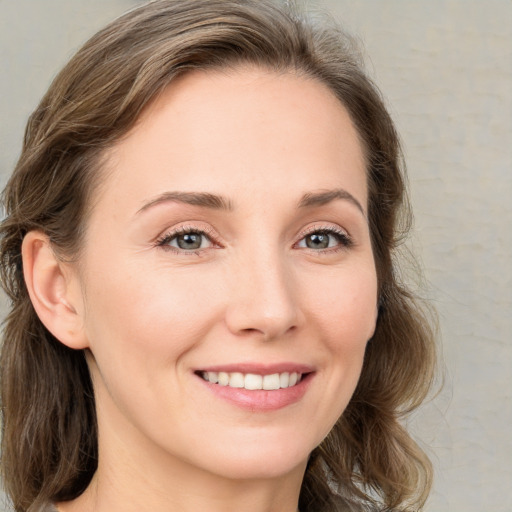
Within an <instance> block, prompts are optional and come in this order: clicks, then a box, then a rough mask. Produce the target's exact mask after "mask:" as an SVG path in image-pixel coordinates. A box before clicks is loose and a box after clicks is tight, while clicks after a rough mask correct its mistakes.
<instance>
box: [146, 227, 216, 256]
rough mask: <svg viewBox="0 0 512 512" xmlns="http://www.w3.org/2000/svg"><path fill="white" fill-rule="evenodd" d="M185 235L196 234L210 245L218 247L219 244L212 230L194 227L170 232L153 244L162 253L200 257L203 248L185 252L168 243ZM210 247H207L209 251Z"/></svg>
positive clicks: (180, 228)
mask: <svg viewBox="0 0 512 512" xmlns="http://www.w3.org/2000/svg"><path fill="white" fill-rule="evenodd" d="M187 234H197V235H200V236H203V237H205V238H206V239H207V240H208V241H209V242H210V243H211V244H212V245H218V246H219V245H220V244H219V243H217V242H216V237H215V234H214V232H213V230H209V229H201V228H196V227H191V226H181V227H179V228H177V229H175V230H174V231H171V232H170V233H164V234H163V235H162V236H161V237H159V238H158V239H157V240H156V242H155V245H156V246H157V247H161V248H162V249H163V250H164V251H171V252H174V253H176V254H180V255H182V254H183V255H187V256H188V255H196V256H201V255H202V253H203V251H205V250H206V249H205V248H202V249H201V248H200V249H195V250H186V249H180V248H177V247H173V246H171V245H170V243H171V242H172V241H173V240H174V239H175V238H176V237H178V236H180V235H187ZM210 248H211V247H208V249H210Z"/></svg>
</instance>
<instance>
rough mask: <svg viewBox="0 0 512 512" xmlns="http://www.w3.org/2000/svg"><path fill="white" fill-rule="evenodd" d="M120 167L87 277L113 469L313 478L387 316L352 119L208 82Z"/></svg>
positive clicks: (320, 106) (96, 230)
mask: <svg viewBox="0 0 512 512" xmlns="http://www.w3.org/2000/svg"><path fill="white" fill-rule="evenodd" d="M107 157H108V158H107V163H106V168H105V182H104V184H103V186H102V187H101V189H100V191H99V193H98V196H97V198H96V201H95V203H94V208H93V211H92V214H91V217H90V221H89V225H88V231H87V235H86V240H85V247H84V252H83V257H82V260H81V264H80V272H79V273H78V274H77V275H79V276H80V277H79V278H78V277H77V279H79V284H80V286H81V289H82V294H83V301H84V303H83V305H82V307H83V310H82V311H83V328H84V333H85V336H86V339H87V344H88V346H89V348H90V351H91V355H90V357H89V364H90V367H91V372H92V376H93V380H94V386H95V391H96V395H97V408H98V418H99V419H98V421H99V429H100V453H101V450H102V449H103V448H102V447H108V446H113V445H115V446H116V450H117V451H118V452H119V453H122V452H123V450H126V452H128V451H129V452H130V456H131V457H132V458H134V460H136V461H137V462H138V464H140V465H141V466H142V467H144V464H145V463H146V462H147V465H148V467H150V462H149V461H148V460H147V458H148V457H150V458H151V461H152V463H153V464H154V463H155V461H156V460H158V461H160V462H161V463H162V464H168V465H169V466H172V465H174V466H176V467H178V466H181V467H187V468H199V469H202V470H206V471H208V472H210V473H214V474H217V475H221V476H225V477H230V478H261V477H269V476H277V475H284V474H287V473H289V472H291V471H293V470H297V468H301V469H303V468H304V464H305V462H306V460H307V457H308V454H309V453H310V452H311V450H313V448H315V447H316V446H317V445H318V444H319V443H320V442H321V441H322V439H323V438H324V437H325V436H326V435H327V433H328V432H329V431H330V429H331V428H332V426H333V425H334V423H335V422H336V420H337V419H338V417H339V416H340V415H341V413H342V412H343V410H344V408H345V406H346V405H347V403H348V401H349V399H350V397H351V395H352V393H353V391H354V388H355V386H356V383H357V380H358V377H359V374H360V370H361V366H362V363H363V356H364V352H365V347H366V343H367V341H368V339H369V338H370V337H371V336H372V334H373V332H374V328H375V322H376V314H377V313H376V311H377V308H376V302H377V299H376V295H377V280H376V273H375V265H374V259H373V254H372V248H371V243H370V233H369V229H368V223H367V219H366V204H367V187H366V179H365V162H364V158H363V152H362V149H361V145H360V142H359V140H358V136H357V133H356V131H355V129H354V127H353V125H352V123H351V121H350V118H349V116H348V114H347V112H346V110H345V109H344V108H343V106H342V105H341V104H340V103H339V102H338V101H337V99H336V98H335V97H334V96H333V95H332V93H331V92H330V91H329V90H328V89H327V88H326V87H325V86H324V85H322V84H320V83H318V82H317V81H315V80H313V79H309V78H304V77H300V76H297V75H296V74H293V73H282V74H276V73H273V72H269V71H262V70H258V69H254V68H242V69H239V70H237V71H229V72H211V71H210V72H199V71H197V72H192V73H189V74H187V75H186V76H184V77H181V78H180V79H179V80H177V81H175V82H174V83H173V84H172V85H171V86H170V87H169V88H168V89H167V90H166V91H165V92H164V93H163V94H162V95H161V96H160V97H159V98H158V99H157V100H156V101H155V102H154V103H153V104H152V105H151V106H150V107H149V108H148V109H147V110H146V111H145V112H144V114H143V115H142V117H141V119H140V120H139V122H138V124H137V125H136V127H135V128H134V129H133V130H132V131H131V132H130V133H129V134H128V136H127V137H126V138H124V139H123V140H122V141H121V142H120V143H118V144H117V145H116V146H115V147H114V148H113V149H112V150H111V151H110V152H109V154H108V155H107ZM295 381H297V383H296V382H295ZM105 449H107V448H105ZM148 454H149V455H148Z"/></svg>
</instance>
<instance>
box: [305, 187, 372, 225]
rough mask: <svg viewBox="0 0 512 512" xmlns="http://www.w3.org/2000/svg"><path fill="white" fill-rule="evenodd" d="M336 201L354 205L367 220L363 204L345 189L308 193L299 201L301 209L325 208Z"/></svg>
mask: <svg viewBox="0 0 512 512" xmlns="http://www.w3.org/2000/svg"><path fill="white" fill-rule="evenodd" d="M335 199H342V200H345V201H348V202H350V203H352V204H353V205H355V206H356V207H357V209H358V210H359V211H360V212H361V213H362V214H363V216H364V217H365V218H366V212H365V211H364V208H363V206H362V205H361V203H360V202H359V201H358V200H357V199H356V198H355V197H354V196H353V195H352V194H351V193H350V192H347V191H346V190H345V189H343V188H336V189H333V190H321V191H319V192H308V193H307V194H304V195H303V196H302V199H301V200H300V201H299V208H308V207H315V206H323V205H325V204H328V203H330V202H331V201H334V200H335Z"/></svg>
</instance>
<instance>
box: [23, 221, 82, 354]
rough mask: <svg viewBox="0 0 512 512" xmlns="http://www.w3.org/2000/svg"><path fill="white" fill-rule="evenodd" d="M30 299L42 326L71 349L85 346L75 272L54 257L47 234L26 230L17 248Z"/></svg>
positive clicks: (77, 280) (79, 291) (80, 297)
mask: <svg viewBox="0 0 512 512" xmlns="http://www.w3.org/2000/svg"><path fill="white" fill-rule="evenodd" d="M21 255H22V259H23V275H24V277H25V283H26V286H27V289H28V293H29V296H30V300H31V301H32V305H33V306H34V309H35V311H36V313H37V316H38V317H39V319H40V320H41V322H42V323H43V324H44V326H45V327H46V328H47V329H48V330H49V331H50V332H51V333H52V334H53V335H54V336H55V337H56V338H57V339H58V340H59V341H60V342H61V343H63V344H64V345H66V346H68V347H69V348H72V349H83V348H87V347H88V342H87V337H86V335H85V330H84V323H83V320H84V319H83V311H84V308H83V300H82V294H81V286H80V281H79V279H78V275H77V273H76V270H74V269H73V268H72V266H71V265H70V264H67V263H65V262H63V261H61V260H59V259H58V258H57V256H56V255H55V253H54V251H53V248H52V246H51V243H50V240H49V238H48V236H47V235H45V234H44V233H42V232H40V231H30V232H28V233H27V234H26V235H25V238H24V239H23V243H22V246H21Z"/></svg>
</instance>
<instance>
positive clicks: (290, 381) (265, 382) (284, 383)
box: [201, 372, 302, 391]
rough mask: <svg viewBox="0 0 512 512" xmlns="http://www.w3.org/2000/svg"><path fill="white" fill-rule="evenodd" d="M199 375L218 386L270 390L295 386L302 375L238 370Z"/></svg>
mask: <svg viewBox="0 0 512 512" xmlns="http://www.w3.org/2000/svg"><path fill="white" fill-rule="evenodd" d="M201 377H203V379H204V380H206V381H208V382H211V383H213V384H219V385H220V386H229V387H231V388H244V389H249V390H255V389H265V390H268V391H272V390H276V389H283V388H289V387H292V386H295V385H296V384H298V383H299V382H300V380H301V377H302V375H301V374H300V373H297V372H291V373H289V372H283V373H273V374H271V375H257V374H255V373H246V374H243V373H239V372H233V373H227V372H203V373H202V374H201Z"/></svg>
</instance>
